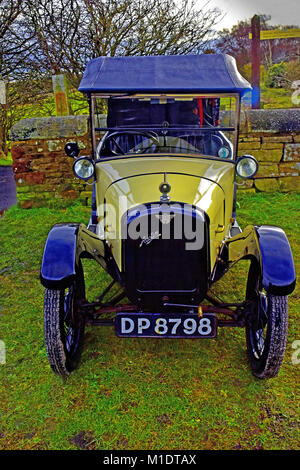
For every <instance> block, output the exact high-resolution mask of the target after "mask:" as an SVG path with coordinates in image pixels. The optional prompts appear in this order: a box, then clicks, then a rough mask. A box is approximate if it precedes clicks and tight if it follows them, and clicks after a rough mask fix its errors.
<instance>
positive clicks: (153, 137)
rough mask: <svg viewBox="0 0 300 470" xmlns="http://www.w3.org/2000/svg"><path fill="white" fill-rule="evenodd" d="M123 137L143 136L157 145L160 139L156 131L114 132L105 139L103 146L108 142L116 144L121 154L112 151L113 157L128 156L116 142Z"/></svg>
mask: <svg viewBox="0 0 300 470" xmlns="http://www.w3.org/2000/svg"><path fill="white" fill-rule="evenodd" d="M122 135H141V136H143V137H146V138H148V139H150V140H152V142H153V143H154V144H155V145H159V138H158V135H157V134H156V132H154V131H135V130H132V131H116V132H113V133H112V134H109V135H108V136H107V137H104V138H103V141H102V146H103V145H104V144H105V143H106V142H107V141H109V140H111V141H112V142H113V143H114V144H115V146H116V148H117V149H118V150H119V153H118V152H116V151H115V150H111V152H112V154H113V155H119V154H121V155H126V153H125V152H124V150H123V149H122V148H121V146H120V145H119V144H118V142H117V141H116V137H119V136H122Z"/></svg>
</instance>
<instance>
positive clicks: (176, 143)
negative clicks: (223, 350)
mask: <svg viewBox="0 0 300 470" xmlns="http://www.w3.org/2000/svg"><path fill="white" fill-rule="evenodd" d="M79 90H80V91H81V92H83V93H85V94H86V95H87V98H88V101H89V106H90V127H91V140H92V155H88V156H79V146H78V144H77V142H69V143H67V145H66V147H65V151H66V154H67V155H68V156H71V157H73V158H74V159H75V160H74V164H73V170H74V173H75V175H76V176H77V177H78V178H80V179H82V180H85V181H89V182H90V183H91V184H92V185H93V199H92V207H91V216H90V221H89V224H88V226H87V227H86V226H85V225H84V224H82V223H80V222H76V223H62V224H57V225H54V226H53V228H52V229H51V230H50V232H49V235H48V238H47V241H46V245H45V250H44V255H43V260H42V266H41V282H42V284H43V286H44V287H45V288H46V289H45V302H44V330H45V343H46V350H47V355H48V359H49V362H50V365H51V367H52V369H53V371H54V372H56V373H58V374H60V375H63V376H67V375H69V374H70V373H71V372H72V371H73V370H74V369H75V367H76V366H77V365H78V361H79V358H80V353H81V350H82V344H83V337H84V328H85V324H89V325H102V326H103V325H106V326H107V325H112V326H113V327H114V328H115V332H116V334H117V335H118V336H119V337H120V338H121V337H125V338H128V337H147V338H161V339H162V338H173V339H174V338H193V339H196V338H199V339H200V338H213V337H215V336H216V335H217V329H218V327H225V326H229V327H244V328H245V331H246V345H247V352H248V356H249V362H250V366H251V369H252V372H253V374H254V375H255V376H256V377H259V378H270V377H274V376H275V375H276V374H277V373H278V371H279V368H280V366H281V363H282V360H283V355H284V350H285V345H286V335H287V315H288V300H287V296H288V294H290V293H291V292H292V291H293V289H294V286H295V270H294V263H293V257H292V253H291V249H290V245H289V242H288V240H287V237H286V235H285V233H284V231H283V230H282V229H281V228H279V227H275V226H269V225H260V226H253V225H250V226H247V227H246V228H245V229H244V230H242V229H241V228H240V227H239V225H238V222H237V220H236V177H237V175H238V176H239V177H241V178H251V177H253V176H254V174H255V173H256V171H257V168H258V164H257V162H256V160H255V159H254V158H253V157H252V156H250V155H244V156H240V157H237V148H238V130H239V115H240V107H241V98H242V96H243V95H244V94H245V93H246V92H249V91H250V90H251V87H250V85H249V83H248V82H247V81H246V80H245V79H244V78H243V77H242V76H241V75H240V74H239V72H238V70H237V68H236V63H235V60H234V58H232V57H231V56H228V55H223V54H203V55H187V56H148V57H146V56H144V57H99V58H96V59H93V60H92V61H91V62H89V63H88V64H87V67H86V70H85V73H84V75H83V78H82V81H81V84H80V87H79ZM104 116H105V118H104ZM83 258H92V259H94V260H95V261H96V262H97V263H98V264H99V268H100V269H104V270H105V271H106V272H107V273H108V274H109V275H110V276H111V278H112V280H111V283H110V284H109V286H108V287H106V288H105V289H104V288H102V290H103V291H102V293H101V294H100V295H99V297H98V298H97V299H96V300H95V302H88V301H87V300H86V297H85V283H84V272H83V269H82V263H81V260H82V259H83ZM242 259H248V260H250V261H251V263H250V268H249V274H248V280H245V287H246V289H245V291H246V293H245V298H244V300H243V301H242V302H240V303H236V302H232V303H224V302H221V301H219V300H217V299H215V298H214V297H213V296H212V295H209V294H208V292H209V290H210V288H211V286H212V285H213V284H214V283H215V282H217V281H218V280H219V279H220V278H221V277H222V276H223V275H224V274H225V273H226V272H227V271H228V269H230V267H231V266H232V265H233V264H234V263H236V262H237V261H239V260H242ZM102 278H103V277H102ZM99 283H100V281H99ZM115 283H118V284H119V286H120V289H121V292H120V293H119V294H117V295H115V296H113V298H112V299H111V300H110V301H105V300H104V299H105V296H106V295H107V294H108V292H109V290H110V289H111V288H112V286H113V285H114V284H115ZM99 287H101V286H99ZM99 293H100V292H99ZM129 344H130V343H128V345H129ZM224 361H226V358H224Z"/></svg>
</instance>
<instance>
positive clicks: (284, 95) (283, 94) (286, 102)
mask: <svg viewBox="0 0 300 470" xmlns="http://www.w3.org/2000/svg"><path fill="white" fill-rule="evenodd" d="M293 91H294V90H292V89H290V90H288V89H286V88H268V87H266V86H264V85H262V87H261V103H262V105H263V108H264V109H267V108H272V109H273V108H275V109H278V108H286V109H289V108H299V107H300V104H298V105H297V104H296V103H293V102H292V94H293Z"/></svg>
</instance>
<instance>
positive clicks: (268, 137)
mask: <svg viewBox="0 0 300 470" xmlns="http://www.w3.org/2000/svg"><path fill="white" fill-rule="evenodd" d="M238 154H239V155H244V154H250V155H253V156H254V157H255V158H256V159H257V161H258V162H259V170H258V173H257V174H256V175H255V177H254V178H253V180H242V179H239V180H238V184H239V186H238V188H239V189H246V190H249V191H252V192H254V191H266V192H274V191H281V192H289V191H299V190H300V109H278V110H276V109H261V110H247V111H244V112H243V113H242V116H241V127H240V137H239V151H238Z"/></svg>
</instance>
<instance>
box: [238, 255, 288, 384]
mask: <svg viewBox="0 0 300 470" xmlns="http://www.w3.org/2000/svg"><path fill="white" fill-rule="evenodd" d="M246 298H247V300H250V301H252V306H253V309H252V314H251V315H250V316H249V317H248V319H247V323H246V341H247V352H248V357H249V360H250V364H251V368H252V373H253V375H255V376H256V377H259V378H260V379H264V378H272V377H275V376H276V375H277V374H278V372H279V369H280V366H281V364H282V361H283V356H284V351H285V347H286V338H287V326H288V299H287V296H280V295H272V294H268V293H266V292H264V291H263V289H261V286H260V276H259V269H258V266H257V264H256V263H253V262H252V263H251V266H250V270H249V275H248V283H247V292H246Z"/></svg>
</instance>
